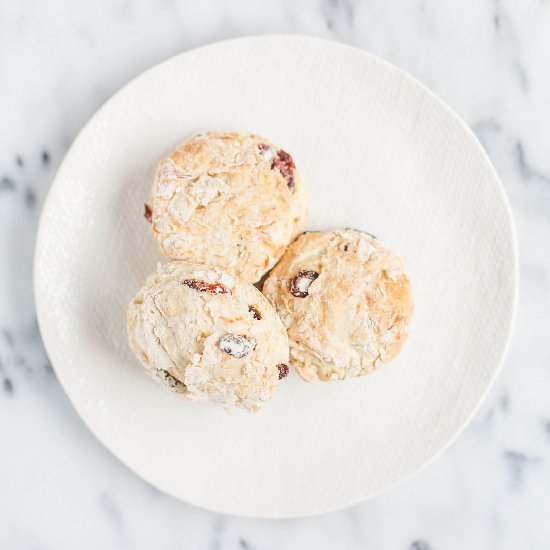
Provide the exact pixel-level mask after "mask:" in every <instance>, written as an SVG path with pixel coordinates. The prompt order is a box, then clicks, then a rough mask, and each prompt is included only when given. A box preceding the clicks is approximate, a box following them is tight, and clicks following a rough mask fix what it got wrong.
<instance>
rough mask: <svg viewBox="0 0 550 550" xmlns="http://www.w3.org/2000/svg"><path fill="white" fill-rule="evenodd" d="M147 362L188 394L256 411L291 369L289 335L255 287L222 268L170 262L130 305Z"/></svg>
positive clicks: (136, 346)
mask: <svg viewBox="0 0 550 550" xmlns="http://www.w3.org/2000/svg"><path fill="white" fill-rule="evenodd" d="M128 333H129V337H130V344H131V346H132V348H133V350H134V352H135V353H136V355H137V356H138V358H139V359H140V360H141V362H142V364H143V366H144V367H145V368H146V369H147V371H149V373H151V374H153V375H154V376H155V377H156V378H157V379H158V380H161V381H162V382H164V383H165V384H166V385H167V386H168V387H169V388H171V389H172V390H174V391H176V392H178V393H181V394H184V395H185V396H186V397H189V398H191V399H199V400H211V401H215V402H217V403H221V404H224V405H226V406H228V407H230V406H233V405H236V406H240V407H244V408H246V409H249V410H252V411H254V410H257V409H259V408H260V406H261V404H262V403H263V402H264V401H267V400H268V399H270V397H271V395H272V393H273V390H274V389H275V386H277V384H278V383H279V380H280V379H282V378H284V377H285V376H286V375H287V374H288V367H287V363H288V338H287V335H286V332H285V329H284V327H283V325H282V323H281V321H280V319H279V318H278V316H277V314H276V313H275V310H274V309H273V307H272V306H271V305H270V304H269V303H268V301H267V300H266V299H265V297H264V296H263V295H262V294H261V293H260V291H259V290H257V289H256V288H255V287H254V286H252V285H250V284H248V283H245V282H243V281H240V280H238V279H235V278H234V277H232V276H231V275H229V274H228V273H226V272H225V271H223V270H221V269H219V268H215V267H208V266H203V265H195V264H187V263H183V262H171V263H168V264H166V265H163V266H159V269H158V272H157V273H154V274H153V275H151V276H149V277H148V279H147V283H146V285H145V286H144V287H143V288H142V289H141V290H140V291H139V293H138V295H137V296H136V297H135V298H134V300H133V301H132V302H131V304H130V307H129V309H128Z"/></svg>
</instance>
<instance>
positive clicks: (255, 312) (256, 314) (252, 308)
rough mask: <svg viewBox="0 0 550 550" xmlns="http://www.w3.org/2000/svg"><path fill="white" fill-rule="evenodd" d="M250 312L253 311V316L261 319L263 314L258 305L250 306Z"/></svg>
mask: <svg viewBox="0 0 550 550" xmlns="http://www.w3.org/2000/svg"><path fill="white" fill-rule="evenodd" d="M248 312H249V313H252V317H254V319H257V320H258V321H261V319H262V314H261V313H260V310H259V309H258V306H248Z"/></svg>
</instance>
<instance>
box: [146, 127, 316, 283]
mask: <svg viewBox="0 0 550 550" xmlns="http://www.w3.org/2000/svg"><path fill="white" fill-rule="evenodd" d="M150 202H151V205H150V206H151V209H152V224H153V232H154V235H155V237H156V239H157V241H158V243H159V245H160V248H161V251H162V252H163V254H164V255H166V256H167V257H168V258H170V259H172V260H185V261H188V262H192V263H201V264H202V263H204V264H207V265H213V266H216V267H221V268H222V269H225V270H226V271H228V272H229V273H231V274H232V275H235V276H237V277H239V278H240V279H242V280H243V281H247V282H251V283H255V282H257V281H259V280H260V279H261V278H262V276H263V275H264V274H265V273H266V272H267V271H268V270H269V269H271V268H272V267H273V265H275V263H276V262H277V261H278V260H279V258H280V257H281V256H282V254H283V252H284V251H285V249H286V247H287V246H288V245H289V244H290V243H291V242H292V241H293V240H294V238H295V237H296V236H297V235H298V234H299V233H300V232H302V231H303V230H304V228H305V223H306V215H307V208H306V197H305V192H304V186H303V184H302V180H301V177H300V174H299V173H298V171H297V170H296V168H295V166H294V163H293V160H292V158H291V157H290V155H288V153H286V152H285V151H284V150H282V149H280V148H279V147H277V146H276V145H274V144H273V143H271V142H270V141H269V140H267V139H265V138H262V137H259V136H256V135H253V134H239V133H224V132H206V133H202V134H198V135H195V136H193V137H191V138H190V139H188V140H187V141H185V142H184V143H183V144H182V145H180V146H179V147H177V148H176V149H175V150H174V151H173V152H172V153H171V154H170V155H169V156H168V157H166V158H164V159H162V160H161V161H160V163H159V166H158V169H157V172H156V175H155V181H154V184H153V187H152V191H151V199H150Z"/></svg>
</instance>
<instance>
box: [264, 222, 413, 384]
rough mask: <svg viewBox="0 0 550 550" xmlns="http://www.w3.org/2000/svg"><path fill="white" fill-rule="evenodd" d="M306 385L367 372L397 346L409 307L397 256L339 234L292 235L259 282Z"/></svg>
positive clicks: (357, 236)
mask: <svg viewBox="0 0 550 550" xmlns="http://www.w3.org/2000/svg"><path fill="white" fill-rule="evenodd" d="M263 293H264V294H265V295H266V296H267V297H268V299H269V300H270V302H271V303H272V304H274V305H275V308H276V309H277V312H278V313H279V316H280V317H281V319H282V321H283V324H284V325H285V327H286V329H287V331H288V336H289V339H290V362H291V365H294V366H295V367H296V368H297V370H298V372H299V373H300V375H301V376H302V377H303V378H304V379H305V380H307V381H308V382H313V381H316V380H322V381H328V380H342V379H344V378H349V377H353V376H361V375H363V374H367V373H369V372H371V371H373V370H375V369H377V368H378V367H380V366H381V365H382V363H386V362H388V361H390V360H391V359H393V358H394V357H395V356H396V355H397V354H398V353H399V351H400V350H401V348H402V347H403V344H404V343H405V340H406V337H407V327H408V323H409V320H410V317H411V315H412V311H413V304H412V299H411V291H410V284H409V279H408V277H407V275H406V274H405V272H404V266H403V262H402V261H401V259H400V258H399V257H398V256H397V255H396V254H394V253H393V252H392V251H391V250H389V249H387V248H385V247H384V246H382V245H381V244H380V243H379V242H378V241H377V240H376V239H375V238H373V237H371V236H369V235H367V234H365V233H361V232H359V231H354V230H351V229H346V230H342V231H319V232H311V233H304V234H303V235H300V236H299V237H298V238H297V239H296V241H294V243H292V245H290V247H289V248H288V249H287V251H286V253H285V254H284V256H283V257H282V259H281V261H280V262H279V263H278V264H277V266H276V267H275V268H274V269H273V271H272V272H271V273H270V274H269V276H268V278H267V279H266V281H265V283H264V287H263Z"/></svg>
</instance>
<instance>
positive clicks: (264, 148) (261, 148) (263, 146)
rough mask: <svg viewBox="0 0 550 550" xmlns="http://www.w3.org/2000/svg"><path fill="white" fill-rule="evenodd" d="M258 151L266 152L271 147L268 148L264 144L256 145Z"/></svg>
mask: <svg viewBox="0 0 550 550" xmlns="http://www.w3.org/2000/svg"><path fill="white" fill-rule="evenodd" d="M258 149H259V150H260V151H268V150H269V149H271V147H269V145H267V144H265V143H258Z"/></svg>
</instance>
